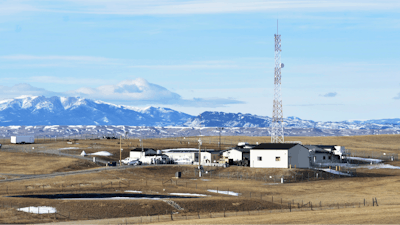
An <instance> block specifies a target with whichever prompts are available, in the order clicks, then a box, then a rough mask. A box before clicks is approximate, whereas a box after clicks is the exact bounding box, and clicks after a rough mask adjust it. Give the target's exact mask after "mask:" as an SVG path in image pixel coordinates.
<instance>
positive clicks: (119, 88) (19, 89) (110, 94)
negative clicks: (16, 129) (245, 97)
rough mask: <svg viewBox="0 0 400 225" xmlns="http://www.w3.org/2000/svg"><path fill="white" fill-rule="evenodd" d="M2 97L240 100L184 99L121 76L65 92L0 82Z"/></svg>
mask: <svg viewBox="0 0 400 225" xmlns="http://www.w3.org/2000/svg"><path fill="white" fill-rule="evenodd" d="M0 89H1V91H0V97H1V98H3V99H4V98H14V97H17V96H20V95H34V96H36V95H43V96H48V97H51V96H80V97H85V98H89V99H94V100H103V101H108V102H112V103H116V104H124V105H150V104H153V105H156V104H162V105H179V106H185V107H223V106H226V105H229V104H240V103H243V102H242V101H238V100H235V99H231V98H227V99H225V98H193V99H184V98H182V97H181V96H180V95H179V94H177V93H174V92H171V91H169V90H168V89H166V88H164V87H162V86H160V85H157V84H153V83H149V82H147V81H146V80H145V79H143V78H137V79H135V80H124V81H122V82H120V83H118V84H116V85H103V86H99V87H97V88H90V87H81V88H79V89H76V90H72V91H68V92H52V91H48V90H45V89H43V88H37V87H33V86H31V85H29V84H17V85H14V86H13V87H6V86H0Z"/></svg>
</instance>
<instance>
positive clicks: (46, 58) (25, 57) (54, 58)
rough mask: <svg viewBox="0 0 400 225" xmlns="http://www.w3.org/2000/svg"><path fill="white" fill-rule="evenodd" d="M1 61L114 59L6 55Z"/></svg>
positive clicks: (99, 60) (108, 59)
mask: <svg viewBox="0 0 400 225" xmlns="http://www.w3.org/2000/svg"><path fill="white" fill-rule="evenodd" d="M0 58H1V59H8V60H48V61H50V60H63V61H81V62H109V61H112V60H114V59H110V58H104V57H94V56H60V55H48V56H37V55H5V56H0Z"/></svg>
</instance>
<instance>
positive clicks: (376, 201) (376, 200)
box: [375, 198, 379, 206]
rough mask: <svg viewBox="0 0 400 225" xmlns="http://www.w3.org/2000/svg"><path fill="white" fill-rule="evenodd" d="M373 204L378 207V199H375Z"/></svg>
mask: <svg viewBox="0 0 400 225" xmlns="http://www.w3.org/2000/svg"><path fill="white" fill-rule="evenodd" d="M375 203H376V206H379V205H378V199H376V198H375Z"/></svg>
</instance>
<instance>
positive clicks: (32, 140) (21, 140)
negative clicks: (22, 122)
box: [11, 136, 35, 144]
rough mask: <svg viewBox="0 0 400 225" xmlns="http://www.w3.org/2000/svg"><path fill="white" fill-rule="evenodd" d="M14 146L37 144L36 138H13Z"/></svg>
mask: <svg viewBox="0 0 400 225" xmlns="http://www.w3.org/2000/svg"><path fill="white" fill-rule="evenodd" d="M11 143H12V144H33V143H35V137H34V136H11Z"/></svg>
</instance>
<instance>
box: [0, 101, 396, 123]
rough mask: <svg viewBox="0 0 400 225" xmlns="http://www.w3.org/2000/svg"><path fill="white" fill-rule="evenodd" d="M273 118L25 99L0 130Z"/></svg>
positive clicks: (0, 114)
mask: <svg viewBox="0 0 400 225" xmlns="http://www.w3.org/2000/svg"><path fill="white" fill-rule="evenodd" d="M270 123H271V117H268V116H258V115H253V114H242V113H225V112H209V111H206V112H203V113H201V114H200V115H198V116H193V115H189V114H186V113H183V112H178V111H175V110H173V109H170V108H163V107H146V108H136V107H131V106H123V105H115V104H111V103H107V102H103V101H97V100H91V99H86V98H80V97H56V96H55V97H50V98H47V97H44V96H21V97H18V98H13V99H7V100H1V101H0V126H18V125H19V126H34V125H99V126H100V125H127V126H148V127H164V126H172V127H200V126H202V127H241V128H266V127H270ZM284 127H285V129H336V130H341V129H351V130H373V129H376V130H396V131H397V130H400V119H398V118H397V119H396V118H395V119H374V120H365V121H361V120H353V121H339V122H330V121H328V122H318V121H313V120H302V119H300V118H298V117H287V118H284Z"/></svg>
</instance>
